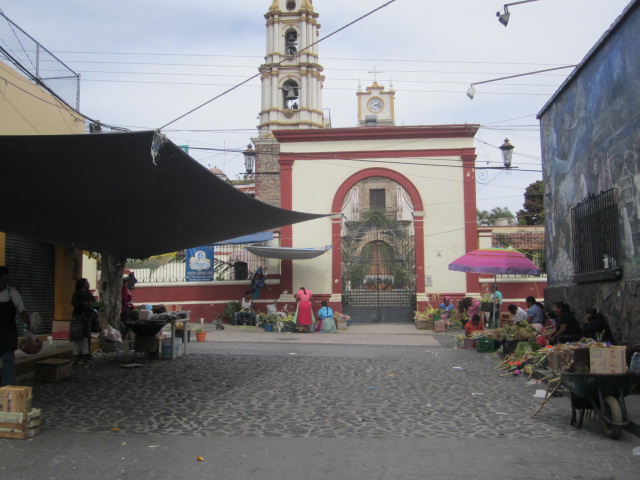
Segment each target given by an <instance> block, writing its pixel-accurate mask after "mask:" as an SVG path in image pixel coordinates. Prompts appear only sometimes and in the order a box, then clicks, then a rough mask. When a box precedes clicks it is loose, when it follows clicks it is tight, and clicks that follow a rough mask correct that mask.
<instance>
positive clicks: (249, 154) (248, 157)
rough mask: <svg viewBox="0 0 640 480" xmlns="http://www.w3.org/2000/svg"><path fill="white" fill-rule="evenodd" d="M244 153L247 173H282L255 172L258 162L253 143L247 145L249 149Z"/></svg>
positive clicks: (277, 173)
mask: <svg viewBox="0 0 640 480" xmlns="http://www.w3.org/2000/svg"><path fill="white" fill-rule="evenodd" d="M243 155H244V169H245V171H246V172H247V175H280V172H255V173H254V172H253V169H254V167H255V162H256V151H255V150H254V149H253V147H251V144H249V145H247V149H246V150H245V151H244V152H243Z"/></svg>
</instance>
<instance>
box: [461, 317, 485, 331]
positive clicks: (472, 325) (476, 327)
mask: <svg viewBox="0 0 640 480" xmlns="http://www.w3.org/2000/svg"><path fill="white" fill-rule="evenodd" d="M483 330H484V322H482V321H481V320H480V315H478V314H477V313H476V314H475V315H474V316H473V317H471V320H470V321H468V322H467V323H466V324H465V326H464V333H465V335H466V336H467V337H470V336H471V333H473V332H481V331H483Z"/></svg>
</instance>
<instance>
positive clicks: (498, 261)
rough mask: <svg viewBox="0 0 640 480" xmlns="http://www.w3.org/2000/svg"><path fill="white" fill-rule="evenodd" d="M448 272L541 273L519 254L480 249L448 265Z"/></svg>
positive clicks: (500, 249) (494, 249)
mask: <svg viewBox="0 0 640 480" xmlns="http://www.w3.org/2000/svg"><path fill="white" fill-rule="evenodd" d="M449 270H456V271H458V272H471V273H491V274H493V275H496V274H500V273H502V274H514V275H535V276H538V275H540V274H541V273H542V272H541V271H540V269H539V268H538V267H536V266H535V264H534V263H533V262H532V261H531V260H529V259H528V258H527V257H525V256H524V255H522V254H521V253H520V252H516V251H515V250H507V249H504V248H481V249H479V250H472V251H470V252H467V253H465V254H464V255H462V256H461V257H460V258H458V259H456V260H454V261H453V262H451V263H450V264H449Z"/></svg>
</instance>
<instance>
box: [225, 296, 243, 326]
mask: <svg viewBox="0 0 640 480" xmlns="http://www.w3.org/2000/svg"><path fill="white" fill-rule="evenodd" d="M239 310H240V304H239V303H238V302H236V301H232V302H227V304H226V305H225V307H224V311H223V312H222V317H223V318H226V319H227V320H229V323H233V317H234V316H235V314H236V313H237V312H238V311H239Z"/></svg>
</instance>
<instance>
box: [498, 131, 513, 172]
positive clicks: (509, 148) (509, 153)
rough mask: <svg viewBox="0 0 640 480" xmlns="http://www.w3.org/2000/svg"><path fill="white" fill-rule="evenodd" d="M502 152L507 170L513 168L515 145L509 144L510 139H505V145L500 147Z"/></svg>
mask: <svg viewBox="0 0 640 480" xmlns="http://www.w3.org/2000/svg"><path fill="white" fill-rule="evenodd" d="M499 148H500V150H502V162H503V163H504V167H505V168H511V159H512V157H513V148H514V147H513V145H511V144H510V143H509V139H508V138H505V139H504V143H503V144H502V145H500V147H499Z"/></svg>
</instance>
